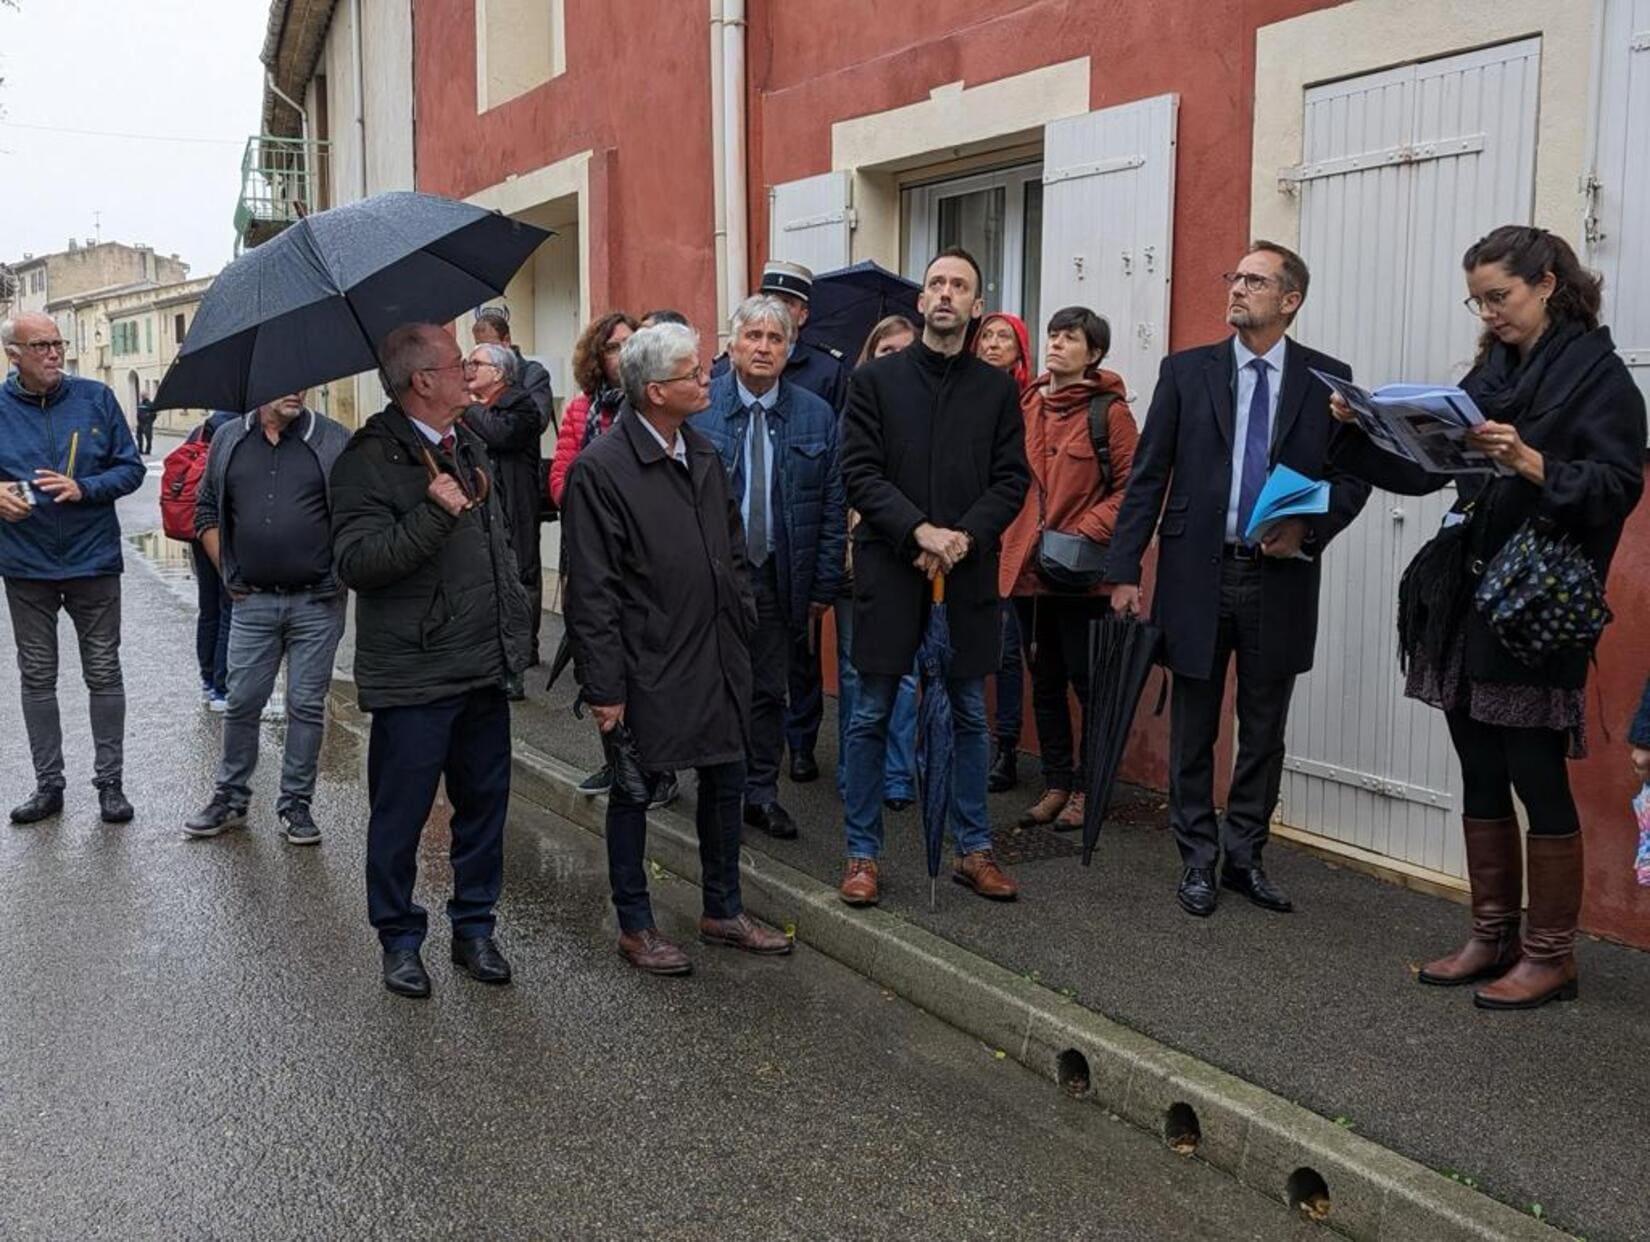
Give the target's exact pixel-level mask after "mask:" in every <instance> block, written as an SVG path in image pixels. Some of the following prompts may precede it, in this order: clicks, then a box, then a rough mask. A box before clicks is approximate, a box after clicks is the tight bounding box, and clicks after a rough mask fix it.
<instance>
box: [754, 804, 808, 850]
mask: <svg viewBox="0 0 1650 1242" xmlns="http://www.w3.org/2000/svg"><path fill="white" fill-rule="evenodd" d="M745 822H746V823H747V824H749V825H750V826H751V827H752V828H760V829H761V830H762V831H763V832H765V833H767V834H768V835H769V836H770V837H777V838H778V839H779V840H781V841H789V840H790V839H791V838H792V837H794V836H796V821H795V820H794V819H792V818H791V813H790V812H789V811H787V810H786V809H785V808H784V807H782V806H780V805H779V803H777V802H762V803H749V802H747V803H746V804H745Z"/></svg>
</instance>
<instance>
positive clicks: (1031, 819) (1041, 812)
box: [1020, 789, 1071, 828]
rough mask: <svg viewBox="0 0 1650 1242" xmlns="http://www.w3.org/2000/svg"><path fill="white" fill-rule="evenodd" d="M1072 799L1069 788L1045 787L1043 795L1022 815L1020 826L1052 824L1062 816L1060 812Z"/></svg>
mask: <svg viewBox="0 0 1650 1242" xmlns="http://www.w3.org/2000/svg"><path fill="white" fill-rule="evenodd" d="M1070 800H1071V791H1070V790H1069V789H1045V790H1044V791H1043V796H1042V797H1041V798H1038V799H1037V801H1036V802H1035V803H1034V804H1033V805H1032V806H1031V808H1030V809H1029V810H1027V811H1026V813H1025V814H1024V815H1022V816H1020V827H1022V828H1027V827H1030V826H1031V825H1032V824H1052V823H1053V822H1054V821H1055V820H1057V819H1059V818H1060V812H1061V811H1063V810H1065V809H1066V803H1067V802H1068V801H1070Z"/></svg>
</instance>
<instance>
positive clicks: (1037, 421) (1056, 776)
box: [997, 306, 1139, 828]
mask: <svg viewBox="0 0 1650 1242" xmlns="http://www.w3.org/2000/svg"><path fill="white" fill-rule="evenodd" d="M1110 346H1111V328H1110V327H1109V326H1108V325H1107V323H1106V321H1105V320H1104V319H1102V318H1101V317H1100V316H1099V315H1097V314H1095V313H1094V312H1093V311H1092V310H1089V309H1088V308H1087V307H1085V306H1068V307H1066V308H1065V309H1064V310H1061V311H1057V312H1055V314H1054V316H1053V317H1052V318H1050V320H1049V322H1048V341H1047V346H1046V352H1045V356H1044V362H1045V365H1046V366H1047V370H1046V371H1044V372H1043V374H1041V375H1039V376H1038V377H1037V379H1036V380H1035V381H1033V382H1032V384H1031V385H1030V386H1029V387H1028V388H1027V389H1026V390H1025V394H1024V396H1022V397H1021V399H1020V408H1021V411H1022V412H1023V413H1024V415H1025V425H1026V460H1027V462H1028V463H1029V464H1030V466H1031V490H1030V491H1029V492H1028V493H1027V496H1026V503H1025V507H1024V508H1023V509H1021V511H1020V515H1019V517H1017V518H1016V519H1015V520H1014V522H1013V524H1012V525H1011V526H1010V527H1009V528H1008V530H1007V531H1006V532H1004V534H1003V544H1002V556H1001V558H1000V560H999V562H998V580H997V581H998V589H999V590H1000V591H1001V592H1002V594H1003V595H1004V596H1007V597H1011V598H1012V599H1013V600H1014V605H1015V609H1016V611H1017V612H1018V613H1019V618H1020V632H1021V634H1022V635H1023V636H1024V640H1025V644H1026V652H1027V656H1028V663H1029V664H1030V667H1031V707H1032V713H1033V715H1034V717H1035V718H1036V721H1037V736H1038V739H1039V741H1040V742H1041V745H1042V756H1043V778H1044V783H1045V786H1046V790H1045V792H1044V794H1043V796H1042V798H1041V799H1039V800H1038V802H1037V803H1036V804H1035V805H1034V806H1033V807H1031V809H1030V810H1029V811H1027V812H1026V815H1025V817H1024V820H1023V822H1025V823H1028V824H1050V823H1052V824H1054V825H1055V826H1056V827H1059V828H1077V827H1080V826H1081V825H1082V823H1083V781H1082V776H1083V771H1082V769H1083V763H1082V760H1083V755H1082V753H1081V745H1080V744H1077V745H1074V743H1073V734H1072V722H1071V709H1070V705H1069V700H1068V695H1067V688H1068V687H1070V689H1071V690H1072V691H1075V692H1076V695H1077V701H1078V704H1079V706H1081V707H1083V708H1084V709H1086V708H1087V704H1088V695H1089V658H1088V652H1089V622H1091V621H1093V620H1096V619H1097V618H1099V617H1100V616H1102V615H1104V613H1105V610H1106V606H1107V601H1106V589H1105V587H1104V586H1103V585H1102V581H1103V574H1082V573H1077V574H1074V573H1072V572H1070V571H1069V570H1068V571H1062V570H1061V569H1060V567H1059V565H1058V564H1056V563H1054V562H1053V560H1052V558H1051V557H1050V555H1048V554H1047V553H1048V551H1049V549H1047V548H1045V546H1044V539H1043V535H1044V533H1045V532H1058V533H1060V534H1064V535H1069V536H1079V537H1080V538H1082V539H1083V540H1087V541H1089V542H1090V543H1092V544H1098V545H1102V546H1103V545H1106V544H1109V543H1110V542H1111V535H1112V526H1113V524H1114V523H1115V522H1116V520H1117V511H1118V508H1119V507H1120V506H1121V505H1122V503H1123V491H1124V488H1125V487H1126V486H1127V485H1128V481H1129V468H1130V466H1131V465H1132V464H1133V462H1134V449H1135V444H1136V442H1137V441H1138V440H1139V432H1138V430H1137V428H1136V427H1135V423H1134V415H1133V414H1131V413H1130V412H1129V406H1128V401H1127V395H1128V389H1127V388H1126V386H1125V385H1124V383H1123V380H1122V377H1121V376H1119V375H1118V374H1117V373H1116V372H1114V371H1106V370H1102V369H1101V367H1100V362H1101V359H1103V358H1104V357H1105V356H1106V351H1107V349H1109V348H1110ZM1066 543H1067V546H1068V548H1069V547H1070V541H1069V540H1068V541H1066ZM1074 579H1075V581H1074ZM1088 579H1092V581H1088ZM1076 736H1077V737H1078V738H1079V739H1080V738H1081V737H1082V736H1083V734H1082V728H1081V723H1079V729H1078V732H1077V734H1076Z"/></svg>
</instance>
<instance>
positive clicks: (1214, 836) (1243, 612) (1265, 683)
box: [1169, 556, 1295, 868]
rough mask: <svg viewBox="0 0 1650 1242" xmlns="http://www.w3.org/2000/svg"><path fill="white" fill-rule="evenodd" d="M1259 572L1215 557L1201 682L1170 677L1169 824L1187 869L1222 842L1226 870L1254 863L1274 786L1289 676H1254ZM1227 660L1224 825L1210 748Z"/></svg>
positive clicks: (1202, 863)
mask: <svg viewBox="0 0 1650 1242" xmlns="http://www.w3.org/2000/svg"><path fill="white" fill-rule="evenodd" d="M1260 591H1261V566H1260V564H1259V563H1258V562H1256V561H1239V560H1234V559H1233V558H1231V557H1230V556H1226V557H1222V559H1221V574H1220V599H1219V600H1218V602H1217V605H1216V606H1217V607H1218V608H1219V610H1220V611H1219V621H1218V623H1217V625H1216V628H1215V661H1214V667H1213V669H1211V670H1210V674H1209V676H1208V677H1206V678H1203V677H1182V676H1180V675H1179V674H1178V673H1177V674H1176V675H1175V678H1174V693H1173V696H1172V698H1171V700H1170V707H1169V824H1170V826H1171V827H1172V828H1173V829H1174V835H1175V843H1176V844H1177V845H1178V846H1179V847H1180V858H1181V862H1182V863H1183V864H1184V865H1185V866H1188V867H1207V868H1212V867H1213V866H1214V865H1215V860H1216V858H1217V856H1218V853H1219V848H1218V846H1219V843H1220V842H1221V840H1222V839H1223V840H1224V844H1225V849H1226V863H1227V866H1230V867H1252V866H1255V865H1257V864H1258V863H1259V862H1260V855H1261V850H1262V849H1263V848H1264V847H1265V845H1266V837H1267V825H1268V824H1270V823H1271V820H1272V812H1273V811H1274V810H1276V809H1277V805H1278V787H1279V785H1280V784H1281V783H1282V780H1283V751H1284V745H1283V731H1284V726H1285V725H1286V724H1287V723H1288V719H1289V699H1290V696H1291V695H1292V694H1293V693H1294V690H1295V679H1294V677H1292V676H1290V677H1263V676H1261V675H1260V673H1259V671H1258V668H1259V664H1260ZM1234 653H1235V654H1236V655H1237V764H1236V766H1235V768H1234V769H1233V772H1232V792H1231V796H1230V797H1229V798H1228V799H1227V804H1226V822H1225V827H1224V830H1220V829H1219V828H1218V826H1217V824H1216V822H1215V804H1214V776H1215V741H1216V739H1217V738H1218V737H1219V736H1220V717H1221V701H1222V699H1223V698H1224V696H1225V691H1226V668H1227V665H1228V664H1229V663H1230V662H1231V658H1232V656H1233V654H1234Z"/></svg>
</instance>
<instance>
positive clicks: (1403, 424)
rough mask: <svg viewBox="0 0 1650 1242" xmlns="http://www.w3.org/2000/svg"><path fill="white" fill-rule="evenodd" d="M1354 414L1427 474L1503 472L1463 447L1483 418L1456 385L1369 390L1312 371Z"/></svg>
mask: <svg viewBox="0 0 1650 1242" xmlns="http://www.w3.org/2000/svg"><path fill="white" fill-rule="evenodd" d="M1312 374H1313V375H1316V376H1317V377H1318V378H1319V379H1321V380H1322V381H1323V382H1324V383H1325V384H1327V385H1328V386H1329V388H1330V390H1331V391H1333V392H1335V393H1337V394H1339V396H1340V398H1341V400H1342V401H1345V402H1346V404H1347V405H1348V406H1350V407H1351V409H1352V412H1353V413H1354V414H1356V415H1357V416H1358V425H1359V426H1360V427H1362V428H1363V431H1364V434H1365V435H1367V436H1368V437H1369V438H1370V439H1371V440H1373V441H1374V442H1375V443H1376V444H1378V445H1380V447H1382V448H1383V449H1385V450H1386V451H1387V452H1389V453H1392V454H1394V455H1396V456H1398V457H1402V458H1403V459H1404V460H1405V461H1412V462H1414V463H1415V464H1416V465H1418V466H1420V467H1421V468H1422V469H1423V470H1425V471H1427V472H1429V473H1431V474H1507V473H1509V471H1508V470H1507V468H1506V467H1504V466H1501V465H1499V464H1497V463H1496V462H1495V461H1493V460H1492V459H1491V458H1489V457H1487V456H1486V455H1484V454H1483V453H1480V452H1478V451H1477V450H1476V449H1472V448H1469V447H1467V442H1466V438H1467V432H1468V431H1469V430H1471V429H1472V428H1474V427H1477V426H1480V425H1481V424H1482V423H1483V422H1484V415H1483V412H1482V411H1481V410H1479V408H1478V406H1477V404H1476V403H1475V402H1474V401H1473V399H1472V398H1471V397H1469V396H1468V395H1467V394H1466V393H1465V392H1463V391H1462V390H1461V389H1459V388H1450V387H1447V386H1443V385H1437V384H1387V385H1385V386H1384V387H1381V388H1377V389H1376V390H1375V391H1374V392H1370V391H1368V390H1367V389H1364V388H1360V387H1358V385H1356V384H1354V383H1352V382H1351V381H1350V380H1344V379H1342V378H1341V377H1340V376H1338V375H1327V374H1325V373H1324V372H1322V371H1318V370H1314V371H1313V372H1312Z"/></svg>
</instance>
